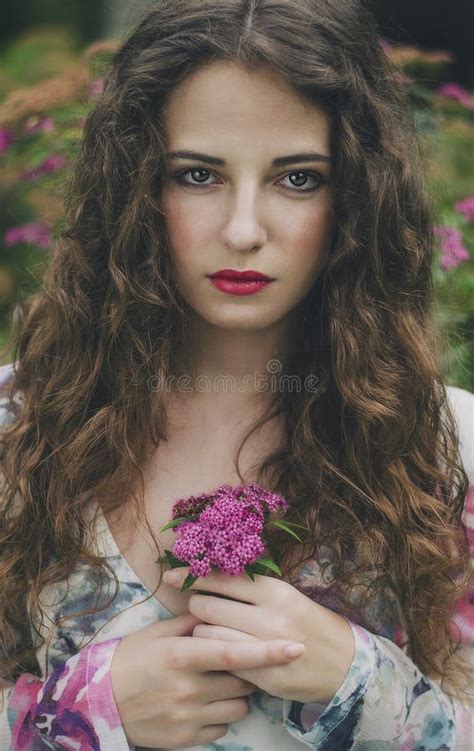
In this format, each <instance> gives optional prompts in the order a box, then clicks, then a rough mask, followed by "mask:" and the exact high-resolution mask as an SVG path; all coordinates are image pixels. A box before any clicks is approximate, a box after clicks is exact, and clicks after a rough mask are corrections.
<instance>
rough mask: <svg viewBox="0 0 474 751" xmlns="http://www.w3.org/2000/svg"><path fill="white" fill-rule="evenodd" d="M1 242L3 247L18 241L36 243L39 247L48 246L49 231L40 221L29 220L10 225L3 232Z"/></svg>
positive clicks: (49, 239)
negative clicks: (15, 225)
mask: <svg viewBox="0 0 474 751" xmlns="http://www.w3.org/2000/svg"><path fill="white" fill-rule="evenodd" d="M3 242H4V244H5V247H7V248H11V247H12V246H13V245H18V244H19V243H28V244H31V245H38V246H39V247H40V248H49V246H50V244H51V232H50V230H49V228H48V227H47V225H46V224H43V223H42V222H29V223H27V224H20V225H18V226H17V227H10V228H9V229H7V231H6V232H5V235H4V238H3Z"/></svg>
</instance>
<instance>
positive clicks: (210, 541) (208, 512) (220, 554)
mask: <svg viewBox="0 0 474 751" xmlns="http://www.w3.org/2000/svg"><path fill="white" fill-rule="evenodd" d="M288 506H289V503H288V501H287V500H286V499H285V498H283V496H281V495H278V494H276V493H272V492H271V491H269V490H266V489H265V488H262V487H260V486H259V485H256V484H255V483H248V484H246V485H239V486H237V487H233V486H232V485H221V486H220V487H219V488H216V489H215V490H213V491H210V492H208V493H202V494H201V495H198V496H188V497H187V498H180V499H179V500H177V501H176V502H175V503H174V505H173V512H172V520H171V521H170V522H168V524H166V525H165V526H164V527H163V528H162V529H161V531H162V532H163V531H164V530H165V529H169V528H170V527H175V528H176V535H177V540H176V542H175V544H174V546H173V550H172V551H169V550H165V553H166V557H165V560H166V559H167V560H168V561H169V563H170V564H171V566H172V567H175V566H183V565H190V571H189V574H188V576H187V577H186V579H185V581H184V584H183V586H182V591H184V590H185V589H188V587H189V586H190V585H191V584H192V583H193V582H194V581H195V580H196V579H197V578H198V577H200V576H204V577H205V576H208V575H209V574H210V573H211V570H212V568H213V567H214V568H217V569H218V570H220V571H223V572H224V573H226V574H230V575H231V576H239V575H240V574H242V573H243V572H244V571H245V572H247V574H248V575H249V576H250V575H251V574H252V572H261V571H263V570H265V569H266V568H270V569H272V570H273V571H275V572H276V573H278V574H280V575H281V571H280V569H279V566H278V564H276V563H275V561H273V560H272V559H271V558H261V556H262V554H263V553H264V552H265V547H266V546H265V539H264V528H265V523H266V521H267V519H268V516H269V514H270V512H271V511H283V510H285V509H287V508H288ZM271 523H272V524H273V525H274V526H276V527H279V528H280V529H283V530H284V531H285V532H288V533H289V534H291V535H293V536H294V537H296V538H297V539H298V540H299V539H300V538H299V537H298V535H296V533H295V532H294V531H293V530H292V529H291V527H293V526H296V527H298V526H301V525H298V524H292V523H290V522H282V521H279V520H273V521H272V522H271ZM160 560H162V559H160ZM157 562H158V561H157ZM250 578H252V576H250Z"/></svg>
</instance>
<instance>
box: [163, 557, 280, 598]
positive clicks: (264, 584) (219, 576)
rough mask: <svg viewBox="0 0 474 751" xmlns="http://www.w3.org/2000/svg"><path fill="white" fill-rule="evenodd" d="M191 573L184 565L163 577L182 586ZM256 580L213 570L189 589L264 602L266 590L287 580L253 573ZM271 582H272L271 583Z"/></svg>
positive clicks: (167, 581)
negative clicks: (176, 577)
mask: <svg viewBox="0 0 474 751" xmlns="http://www.w3.org/2000/svg"><path fill="white" fill-rule="evenodd" d="M171 574H173V575H177V576H178V577H179V578H178V579H177V580H176V582H174V581H170V575H171ZM188 574H189V567H188V566H183V567H180V568H179V569H174V570H173V571H167V572H166V573H165V574H164V576H163V579H164V581H165V582H166V583H167V584H171V585H172V586H173V587H181V586H182V584H183V582H184V580H185V579H186V576H187V575H188ZM253 576H254V578H255V581H252V580H251V579H250V578H249V577H248V576H247V574H241V575H239V576H231V575H230V574H224V573H223V572H222V571H212V572H211V573H210V574H209V575H208V576H205V577H202V576H200V577H199V578H198V579H196V581H195V582H193V583H192V584H191V586H190V587H189V589H194V590H201V591H205V592H216V593H219V594H223V595H228V596H229V597H233V598H234V599H235V600H241V601H243V602H248V603H250V604H254V605H255V604H256V603H257V602H259V603H262V602H263V601H264V599H265V597H266V594H265V593H266V592H268V591H269V589H270V588H271V587H275V586H284V585H285V582H283V581H281V580H278V579H272V578H271V577H269V576H262V575H260V574H253ZM269 582H271V584H269ZM267 598H268V596H267Z"/></svg>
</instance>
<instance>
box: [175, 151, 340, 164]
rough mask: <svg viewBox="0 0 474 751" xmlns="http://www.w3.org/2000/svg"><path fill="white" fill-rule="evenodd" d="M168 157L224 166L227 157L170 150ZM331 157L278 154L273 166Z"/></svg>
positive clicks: (323, 160) (315, 154) (322, 160)
mask: <svg viewBox="0 0 474 751" xmlns="http://www.w3.org/2000/svg"><path fill="white" fill-rule="evenodd" d="M166 157H167V159H195V160H196V161H199V162H206V163H207V164H214V165H217V166H220V167H224V166H225V164H226V162H225V159H220V158H219V157H217V156H209V154H200V153H199V152H198V151H169V152H168V154H167V155H166ZM330 161H331V158H330V157H329V156H326V154H319V153H318V152H317V151H314V152H304V153H302V154H288V156H278V157H276V159H274V160H273V161H272V167H284V166H286V165H288V164H294V162H328V163H329V162H330Z"/></svg>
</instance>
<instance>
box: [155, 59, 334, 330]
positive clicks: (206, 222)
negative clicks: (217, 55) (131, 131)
mask: <svg viewBox="0 0 474 751" xmlns="http://www.w3.org/2000/svg"><path fill="white" fill-rule="evenodd" d="M164 117H165V120H164V125H165V131H166V136H167V141H168V154H170V153H171V152H177V151H192V152H198V153H199V154H200V155H201V156H199V158H192V157H190V156H187V157H179V158H178V157H176V156H175V157H169V158H168V162H167V163H168V171H169V174H168V175H167V177H166V180H165V182H164V184H163V192H162V205H163V210H164V213H165V221H166V226H167V230H168V233H169V237H170V243H171V250H172V254H173V258H174V264H175V268H176V273H177V277H178V279H177V281H178V285H179V288H180V290H181V293H182V295H183V296H184V298H185V299H186V301H187V302H188V303H189V305H190V306H191V307H192V308H193V310H194V311H195V312H196V313H197V314H198V315H199V316H200V317H201V318H203V319H204V320H205V321H206V322H207V323H208V324H211V325H214V326H218V327H222V328H226V329H239V328H240V329H242V330H249V329H251V330H257V329H262V328H268V327H269V326H275V325H276V326H277V327H278V325H279V324H280V323H282V322H283V321H284V320H288V316H289V314H290V313H291V311H292V310H293V309H294V308H295V307H296V306H297V305H298V303H300V302H301V301H302V300H303V299H304V298H305V297H306V296H307V294H308V292H309V291H310V289H311V288H312V286H313V285H314V283H315V281H316V280H317V278H318V276H319V274H320V273H321V270H322V268H323V265H324V263H325V260H326V255H327V251H328V250H329V244H330V237H331V230H332V218H333V215H332V192H331V190H330V187H329V185H328V181H329V178H330V161H329V158H330V152H329V149H330V123H329V119H328V117H327V116H326V114H325V113H324V111H323V110H322V109H319V108H318V107H316V106H314V105H312V104H308V103H306V102H305V101H303V100H302V99H301V98H300V96H299V95H298V94H297V92H295V90H294V89H292V88H291V87H290V86H289V85H288V84H287V83H286V82H285V81H284V80H283V78H281V77H280V76H279V75H278V74H277V73H275V72H273V71H272V70H271V69H268V68H260V69H258V70H255V71H251V72H246V71H244V70H242V69H240V68H239V67H237V66H235V65H232V64H229V63H226V62H221V61H219V62H214V63H212V64H210V65H208V66H207V67H205V68H203V69H201V70H198V71H196V72H194V73H193V74H192V75H190V76H189V77H188V78H187V79H186V80H184V81H183V82H181V83H180V84H179V86H178V87H177V88H176V89H174V91H173V93H172V95H171V96H170V98H169V100H168V104H167V108H166V111H165V113H164ZM309 154H312V156H310V157H308V158H305V157H303V156H302V155H309ZM204 155H206V158H204ZM293 155H296V156H293ZM298 155H300V156H298ZM318 155H320V156H318ZM282 157H285V158H286V157H290V158H289V159H288V160H286V159H285V162H284V163H282V162H280V163H276V164H274V163H273V162H274V160H278V159H281V158H282ZM218 160H219V161H218ZM221 269H233V270H239V271H243V270H249V269H250V270H252V271H258V272H260V273H262V274H265V275H266V276H269V277H271V278H272V279H273V280H274V281H272V282H271V283H270V284H268V285H267V286H265V287H263V288H259V291H257V292H256V293H254V294H248V295H234V294H229V293H227V292H225V291H222V290H221V289H218V288H217V287H216V286H214V284H213V283H212V282H211V280H210V278H209V275H211V274H215V273H216V272H217V271H220V270H221Z"/></svg>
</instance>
